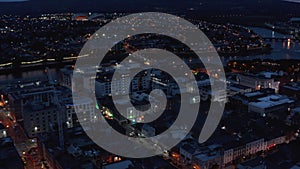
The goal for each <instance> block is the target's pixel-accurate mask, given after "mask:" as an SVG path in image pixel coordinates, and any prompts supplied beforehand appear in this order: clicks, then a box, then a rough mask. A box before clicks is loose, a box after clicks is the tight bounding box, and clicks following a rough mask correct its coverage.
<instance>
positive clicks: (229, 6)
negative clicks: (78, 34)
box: [0, 0, 300, 17]
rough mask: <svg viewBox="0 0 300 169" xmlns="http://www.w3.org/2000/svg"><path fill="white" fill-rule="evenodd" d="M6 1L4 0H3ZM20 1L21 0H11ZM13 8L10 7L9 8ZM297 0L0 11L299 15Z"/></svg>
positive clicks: (40, 0)
mask: <svg viewBox="0 0 300 169" xmlns="http://www.w3.org/2000/svg"><path fill="white" fill-rule="evenodd" d="M5 1H7V0H5ZM11 1H20V0H11ZM12 9H13V10H12ZM299 9H300V4H297V3H293V2H286V1H282V0H275V1H274V0H255V1H252V0H244V1H242V2H237V1H234V0H226V1H221V2H220V1H218V0H212V1H207V0H202V1H200V0H198V1H192V0H187V1H184V2H183V1H181V0H173V1H170V0H165V1H161V0H153V1H151V2H144V1H140V0H130V1H121V0H111V1H106V2H100V1H98V0H88V1H82V0H72V1H69V0H60V1H59V0H29V1H23V2H5V3H4V2H1V1H0V14H17V15H39V14H42V13H67V12H75V13H77V12H79V13H80V12H99V13H101V12H125V13H133V12H156V11H157V12H166V13H177V14H191V15H193V14H196V15H199V16H209V15H224V14H242V15H244V16H253V15H256V16H280V17H295V16H300V10H299Z"/></svg>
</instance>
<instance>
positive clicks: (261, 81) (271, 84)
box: [237, 74, 280, 91]
mask: <svg viewBox="0 0 300 169" xmlns="http://www.w3.org/2000/svg"><path fill="white" fill-rule="evenodd" d="M237 79H238V83H239V84H240V85H243V86H247V87H251V88H253V89H256V90H260V89H267V88H272V89H275V90H276V91H278V90H279V84H280V82H275V80H274V79H273V78H267V77H265V76H259V75H253V74H239V75H238V77H237Z"/></svg>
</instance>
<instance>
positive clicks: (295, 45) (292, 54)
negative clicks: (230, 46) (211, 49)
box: [222, 28, 300, 63]
mask: <svg viewBox="0 0 300 169" xmlns="http://www.w3.org/2000/svg"><path fill="white" fill-rule="evenodd" d="M251 29H253V30H254V32H255V33H257V34H259V35H261V36H262V37H271V36H273V34H274V36H275V37H278V38H290V37H291V36H290V35H283V34H280V33H276V32H273V31H271V30H268V29H264V28H251ZM266 43H269V44H271V45H272V47H273V50H272V53H271V54H263V55H256V56H239V57H227V58H224V57H222V61H223V63H226V62H227V61H228V60H235V59H238V60H250V59H262V60H264V59H273V60H280V59H300V43H299V42H294V41H292V40H291V39H290V40H288V39H287V40H286V41H284V42H281V41H275V40H274V41H271V42H266Z"/></svg>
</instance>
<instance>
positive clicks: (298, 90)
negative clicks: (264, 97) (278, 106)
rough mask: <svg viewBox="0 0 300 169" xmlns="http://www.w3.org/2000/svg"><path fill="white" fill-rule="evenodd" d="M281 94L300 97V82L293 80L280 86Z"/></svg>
mask: <svg viewBox="0 0 300 169" xmlns="http://www.w3.org/2000/svg"><path fill="white" fill-rule="evenodd" d="M280 94H283V95H287V96H289V97H294V98H295V99H299V98H300V82H292V83H289V84H285V85H283V86H280Z"/></svg>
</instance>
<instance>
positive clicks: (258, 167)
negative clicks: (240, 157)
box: [237, 157, 267, 169]
mask: <svg viewBox="0 0 300 169" xmlns="http://www.w3.org/2000/svg"><path fill="white" fill-rule="evenodd" d="M266 168H267V165H266V164H265V161H264V159H263V158H262V157H257V158H255V159H252V160H248V161H246V162H243V163H240V164H238V165H237V169H266Z"/></svg>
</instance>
